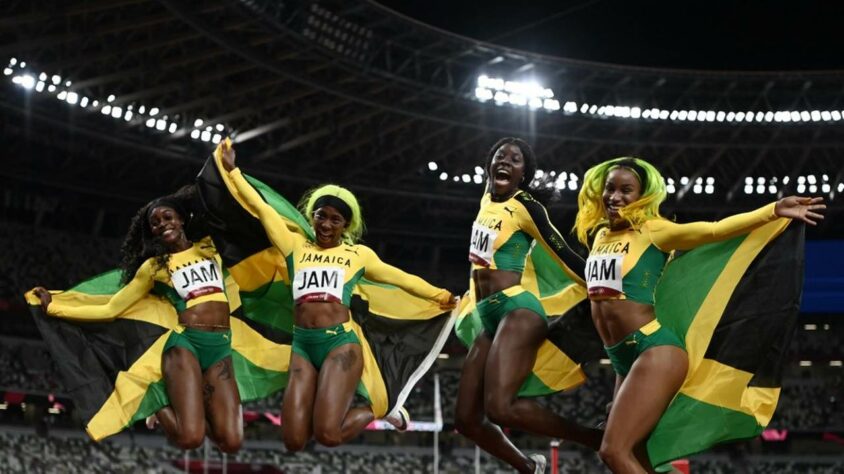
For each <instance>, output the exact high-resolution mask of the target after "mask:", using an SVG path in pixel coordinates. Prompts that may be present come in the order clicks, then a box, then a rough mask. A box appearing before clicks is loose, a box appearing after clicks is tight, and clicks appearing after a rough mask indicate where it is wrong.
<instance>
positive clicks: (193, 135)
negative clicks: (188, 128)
mask: <svg viewBox="0 0 844 474" xmlns="http://www.w3.org/2000/svg"><path fill="white" fill-rule="evenodd" d="M199 133H200V132H199V130H194V131H192V132H190V137H191V138H193V139H194V140H199Z"/></svg>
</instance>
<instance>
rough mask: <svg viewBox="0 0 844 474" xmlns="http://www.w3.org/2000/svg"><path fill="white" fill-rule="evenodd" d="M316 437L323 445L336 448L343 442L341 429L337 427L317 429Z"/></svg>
mask: <svg viewBox="0 0 844 474" xmlns="http://www.w3.org/2000/svg"><path fill="white" fill-rule="evenodd" d="M314 438H316V440H317V442H318V443H319V444H321V445H323V446H326V447H329V448H334V447H336V446H340V445H341V444H343V437H342V434H341V433H340V430H337V429H323V430H317V432H316V433H314Z"/></svg>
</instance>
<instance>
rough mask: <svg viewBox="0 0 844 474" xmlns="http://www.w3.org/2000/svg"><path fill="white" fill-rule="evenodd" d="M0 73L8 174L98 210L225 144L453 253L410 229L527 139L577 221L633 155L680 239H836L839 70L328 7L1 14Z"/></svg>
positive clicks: (290, 181) (251, 0)
mask: <svg viewBox="0 0 844 474" xmlns="http://www.w3.org/2000/svg"><path fill="white" fill-rule="evenodd" d="M0 66H3V67H4V75H3V76H2V78H0V84H2V85H0V114H2V116H3V125H2V130H3V134H2V136H3V138H4V141H5V143H6V151H7V153H8V156H9V158H8V159H6V160H4V166H3V169H2V170H0V175H2V176H3V177H4V179H6V180H7V182H8V183H11V184H12V185H14V186H17V187H18V188H24V187H26V186H29V185H36V186H40V187H42V188H44V189H54V190H62V192H63V193H67V194H68V195H79V196H83V195H84V196H88V198H86V199H91V200H94V201H96V202H97V204H98V205H100V206H104V207H106V208H108V206H117V207H120V204H119V203H120V202H126V203H130V204H131V205H132V206H136V205H137V203H138V202H141V201H143V200H146V199H149V198H151V197H153V196H155V195H157V194H161V193H164V192H168V191H172V190H173V189H175V188H176V187H178V186H179V185H181V184H184V183H187V182H189V181H190V180H191V179H192V177H193V176H194V175H195V173H196V172H197V170H198V167H199V166H200V165H201V163H202V161H203V159H204V157H205V156H206V155H207V153H208V151H209V150H210V149H211V148H212V146H213V143H214V142H215V141H217V140H219V139H220V138H221V137H222V136H224V135H226V134H231V135H232V136H233V137H234V140H235V142H236V143H237V147H238V152H239V156H240V157H241V159H242V163H243V164H244V167H246V168H247V169H248V170H249V171H250V172H252V173H253V174H255V175H257V176H258V177H261V178H264V179H266V180H267V181H269V182H270V183H272V184H274V185H276V186H278V187H280V188H283V189H285V190H286V189H291V190H295V192H291V194H289V195H290V196H296V195H298V192H299V191H301V189H303V188H304V187H306V186H309V185H312V184H316V183H319V182H324V181H339V182H341V183H343V184H347V185H350V186H351V187H352V188H353V189H355V190H356V191H359V192H360V193H361V194H362V195H363V196H364V200H365V201H366V200H367V199H368V200H370V201H371V203H376V202H380V201H378V199H380V198H388V197H390V198H393V200H392V201H391V204H394V205H390V206H372V205H370V206H368V210H369V215H370V221H373V222H378V223H386V222H390V224H389V226H387V224H379V226H381V227H380V230H382V231H383V232H384V233H385V234H389V235H393V236H407V235H422V236H428V237H435V238H436V237H442V238H449V237H448V236H450V235H451V232H450V231H449V232H445V231H444V232H438V231H437V230H435V229H432V228H428V229H426V230H425V231H424V232H421V234H420V232H419V231H418V222H420V221H428V222H438V223H440V224H441V227H442V228H445V229H447V228H450V227H452V226H453V227H454V228H461V229H463V228H465V226H466V222H468V220H469V219H471V216H472V215H473V214H474V212H475V210H476V206H477V197H478V194H479V193H480V192H481V189H482V188H481V185H480V184H476V183H475V180H476V178H474V175H475V166H476V165H478V164H480V163H481V162H482V160H483V156H484V155H485V153H486V151H487V149H488V147H489V146H490V145H491V144H492V143H493V142H495V140H496V139H497V138H499V137H500V136H505V135H519V136H523V137H525V138H526V139H528V140H529V141H530V142H531V143H533V145H534V148H535V150H536V151H537V154H538V157H539V159H540V167H541V168H542V169H543V170H544V171H546V174H545V176H546V178H545V179H546V181H547V183H548V185H552V186H554V185H556V186H558V187H560V188H562V189H563V190H562V193H563V200H562V204H559V205H558V207H559V208H561V209H562V210H564V211H568V212H569V214H570V213H571V211H572V210H573V204H574V193H575V191H574V190H572V189H570V188H575V189H576V186H577V177H581V178H582V174H583V172H584V171H585V169H586V168H588V167H589V166H590V165H592V164H594V163H595V162H597V161H600V160H604V159H607V158H610V157H615V156H620V155H636V156H641V157H644V158H646V159H648V160H650V161H652V162H654V163H655V164H656V165H657V166H659V167H660V168H661V169H662V170H663V172H664V174H665V176H666V177H667V178H671V180H672V182H673V184H674V188H675V193H673V194H672V197H671V201H670V203H669V206H670V207H672V208H673V207H674V206H675V205H676V204H678V203H679V204H681V205H680V206H677V208H678V209H682V211H683V214H684V215H688V218H714V217H718V216H723V215H724V214H726V213H730V212H734V211H736V210H739V209H742V210H744V209H748V208H749V207H751V206H753V205H755V204H757V203H762V202H765V201H768V200H771V199H773V198H774V197H775V196H776V195H780V194H783V193H787V194H790V193H794V192H796V191H797V190H799V189H801V188H800V186H801V185H802V188H803V189H804V192H807V193H812V192H814V193H815V194H819V193H822V194H824V195H826V196H827V197H828V199H831V200H832V201H831V202H832V204H833V206H834V209H832V210H831V212H830V213H829V218H828V222H827V223H825V224H824V225H823V226H822V228H821V229H820V233H819V234H817V235H822V236H830V237H832V236H838V237H840V236H842V235H844V231H842V228H844V224H841V222H840V216H841V210H842V209H844V198H842V197H838V196H837V195H839V194H840V193H841V192H842V191H844V158H842V151H843V150H842V148H844V133H842V130H844V102H842V100H841V99H842V95H844V86H842V84H844V81H842V79H844V73H843V72H840V71H836V70H829V71H815V72H801V71H783V72H712V71H706V72H704V71H693V70H680V69H656V68H648V67H631V66H618V65H611V64H603V63H595V62H588V61H582V60H571V59H562V58H558V57H554V56H548V55H542V54H537V53H530V52H526V51H523V50H517V49H511V48H507V47H504V46H500V45H496V44H492V43H485V42H482V41H478V40H474V39H469V38H467V37H464V36H459V35H457V34H453V33H448V32H445V31H443V30H440V29H438V28H435V27H431V26H428V25H426V24H423V23H421V22H419V21H416V20H412V19H410V18H408V17H405V16H403V15H401V14H399V13H397V12H394V11H392V10H390V9H387V8H385V7H383V6H381V5H379V4H377V3H374V2H369V1H340V0H327V1H320V2H312V1H303V0H298V1H297V0H290V1H286V2H283V3H282V2H277V1H271V0H216V1H207V2H202V3H201V4H197V3H195V2H187V1H183V0H117V1H112V0H100V1H96V0H94V1H91V0H86V1H81V0H79V1H71V0H68V1H53V2H47V3H44V2H38V3H37V4H34V3H33V2H26V1H16V0H12V1H10V2H8V4H7V5H6V9H5V15H4V18H3V19H0ZM537 100H538V102H537ZM83 104H84V105H83ZM551 172H554V174H553V175H552V174H551ZM563 172H565V173H566V175H565V178H562V176H563ZM455 180H456V182H455ZM748 180H749V181H748ZM466 181H468V182H466ZM570 183H573V184H570ZM709 186H711V189H712V192H711V193H709V192H708V189H707V188H709ZM812 186H814V189H815V191H811V189H812ZM397 216H398V217H397ZM684 217H685V216H684ZM836 217H837V218H838V221H839V222H838V223H837V224H836V223H835V221H836ZM388 227H389V228H388ZM378 229H379V227H376V233H377V231H378ZM460 237H465V236H462V234H461V236H460ZM453 239H456V240H459V239H458V238H457V237H454V238H453Z"/></svg>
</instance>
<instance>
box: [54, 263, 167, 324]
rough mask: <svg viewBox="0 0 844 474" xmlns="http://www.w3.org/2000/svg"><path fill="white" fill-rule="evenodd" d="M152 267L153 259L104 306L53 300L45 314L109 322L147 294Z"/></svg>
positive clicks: (150, 288)
mask: <svg viewBox="0 0 844 474" xmlns="http://www.w3.org/2000/svg"><path fill="white" fill-rule="evenodd" d="M153 265H154V260H153V259H149V260H147V261H146V262H144V263H143V265H141V267H140V268H138V271H137V272H136V273H135V277H134V278H133V279H132V281H130V282H129V283H127V284H126V286H124V287H123V288H121V289H120V290H119V291H118V292H117V293H115V294H113V295H112V296H111V299H109V300H108V303H106V304H100V305H84V306H80V305H73V304H67V303H61V302H59V301H56V300H55V299H54V300H53V301H52V302H50V305H49V306H47V314H49V315H51V316H56V317H58V318H63V319H72V320H76V321H88V322H97V321H111V320H113V319H115V318H116V317H117V316H118V315H119V314H120V313H122V312H124V311H126V310H127V309H129V307H130V306H132V305H133V304H135V303H136V302H138V301H139V300H140V299H141V298H143V297H144V296H146V295H147V294H149V292H150V290H152V287H153V285H154V281H153V280H154V275H153Z"/></svg>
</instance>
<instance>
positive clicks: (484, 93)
mask: <svg viewBox="0 0 844 474" xmlns="http://www.w3.org/2000/svg"><path fill="white" fill-rule="evenodd" d="M475 98H476V99H478V100H480V101H481V102H486V101H488V100H490V99H492V91H491V90H489V89H485V88H483V87H477V88H475Z"/></svg>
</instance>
